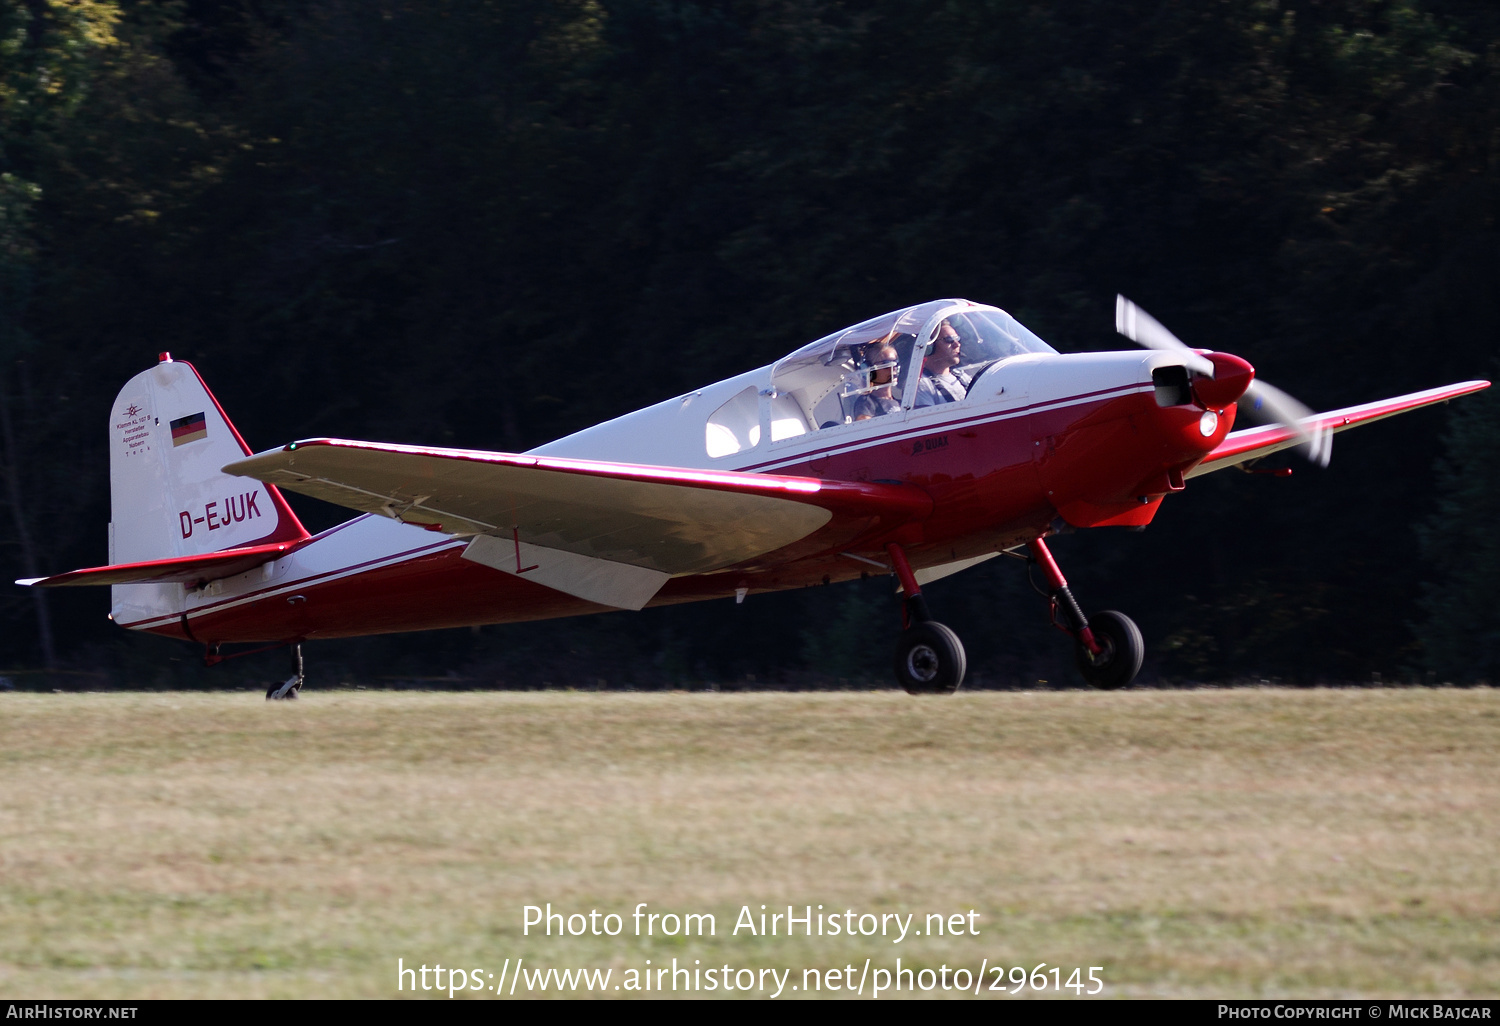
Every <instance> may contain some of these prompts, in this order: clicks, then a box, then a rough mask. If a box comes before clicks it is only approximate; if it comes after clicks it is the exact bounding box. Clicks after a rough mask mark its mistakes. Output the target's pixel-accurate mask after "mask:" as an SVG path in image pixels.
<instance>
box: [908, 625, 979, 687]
mask: <svg viewBox="0 0 1500 1026" xmlns="http://www.w3.org/2000/svg"><path fill="white" fill-rule="evenodd" d="M967 669H968V657H967V656H966V655H965V654H964V646H963V642H961V641H959V640H958V635H957V634H954V633H953V631H951V630H949V629H948V628H947V627H945V626H943V625H942V624H940V623H935V622H933V621H931V620H928V621H925V622H923V623H915V624H912V625H911V626H910V627H908V628H907V629H906V630H904V631H902V632H901V641H900V643H899V644H897V645H896V679H897V680H898V681H900V682H901V686H902V687H903V688H905V689H906V693H907V694H909V695H951V694H953V692H955V691H957V690H958V686H959V685H960V684H962V683H963V680H964V672H965V671H966V670H967Z"/></svg>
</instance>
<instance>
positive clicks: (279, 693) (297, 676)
mask: <svg viewBox="0 0 1500 1026" xmlns="http://www.w3.org/2000/svg"><path fill="white" fill-rule="evenodd" d="M302 680H303V676H302V642H300V641H298V642H296V643H294V644H293V645H292V675H291V676H290V677H288V678H287V679H286V681H285V683H282V684H272V685H271V686H270V687H269V688H267V689H266V701H268V702H270V701H274V700H276V699H292V698H296V697H297V692H299V691H301V690H302Z"/></svg>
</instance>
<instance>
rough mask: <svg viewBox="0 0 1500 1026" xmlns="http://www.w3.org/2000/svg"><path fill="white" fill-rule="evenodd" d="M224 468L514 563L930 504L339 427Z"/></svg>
mask: <svg viewBox="0 0 1500 1026" xmlns="http://www.w3.org/2000/svg"><path fill="white" fill-rule="evenodd" d="M224 471H225V473H229V474H239V475H242V476H245V477H253V478H256V479H258V480H261V481H267V482H275V483H276V484H277V485H279V486H282V487H285V488H289V489H291V490H292V491H294V492H301V493H303V494H304V495H311V496H313V497H315V498H318V499H324V500H326V501H328V502H335V503H338V504H339V505H342V506H348V507H350V508H352V509H357V510H362V511H364V512H367V513H379V514H382V515H384V516H388V517H394V518H396V519H398V520H402V521H404V522H406V523H409V524H418V525H422V526H426V527H428V528H430V529H432V530H439V531H443V532H445V533H447V534H452V535H456V536H460V537H462V536H480V537H489V538H496V539H502V540H503V541H504V542H505V548H506V549H507V550H508V549H509V548H510V547H511V545H512V544H514V546H515V556H516V565H517V566H518V567H519V565H520V562H521V560H522V559H523V558H525V557H524V554H523V552H522V546H523V544H524V545H527V546H536V547H541V548H543V549H547V550H553V551H559V552H565V553H574V554H576V555H579V556H584V557H588V558H590V559H594V560H603V561H606V562H608V563H613V564H624V565H626V566H633V567H640V568H643V569H647V570H650V571H654V572H656V573H659V574H665V575H680V574H692V573H707V572H711V571H714V570H719V569H723V568H725V567H729V566H734V565H737V564H742V563H745V562H746V561H747V560H753V559H755V558H756V557H758V556H764V555H766V554H767V553H773V552H778V551H779V550H787V548H788V547H789V546H795V543H798V542H801V541H803V540H807V539H810V540H813V541H818V540H820V539H821V543H826V544H828V545H834V544H843V543H845V542H847V541H848V540H849V539H852V538H853V537H856V536H858V535H862V534H866V533H868V532H870V531H878V532H883V531H886V530H889V529H891V528H893V527H895V526H897V525H899V524H901V523H905V522H906V521H908V520H911V519H914V518H920V517H923V516H926V515H927V513H929V512H930V511H931V509H932V500H931V498H930V497H929V496H928V495H927V493H926V492H924V491H922V490H921V489H919V488H915V487H912V486H908V485H892V484H876V483H870V482H863V481H821V480H817V479H815V478H802V477H783V476H777V475H770V474H749V473H739V472H737V471H715V470H692V469H687V468H681V467H651V466H642V465H639V464H630V463H607V462H599V461H594V460H575V459H563V458H558V457H549V456H525V455H515V454H511V453H497V452H475V451H471V450H464V449H429V448H423V447H418V446H406V445H383V444H380V443H376V442H353V441H346V440H342V439H334V438H318V439H311V440H308V441H301V442H292V443H291V444H289V445H287V446H285V447H284V448H281V449H276V450H272V451H269V452H263V453H259V454H257V455H255V456H252V457H250V458H248V459H245V460H240V461H237V462H235V463H231V464H229V465H228V466H226V467H225V468H224ZM821 543H820V547H821ZM490 549H491V550H494V549H495V546H494V545H493V543H491V545H490ZM481 561H483V562H491V559H490V558H489V557H488V556H487V557H486V558H484V559H482V560H481Z"/></svg>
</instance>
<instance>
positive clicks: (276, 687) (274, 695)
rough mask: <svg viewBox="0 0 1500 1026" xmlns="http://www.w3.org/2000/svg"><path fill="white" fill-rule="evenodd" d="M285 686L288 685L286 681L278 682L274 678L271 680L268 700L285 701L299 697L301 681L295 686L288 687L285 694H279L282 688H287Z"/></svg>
mask: <svg viewBox="0 0 1500 1026" xmlns="http://www.w3.org/2000/svg"><path fill="white" fill-rule="evenodd" d="M285 687H286V683H285V682H284V681H281V682H278V681H274V680H273V681H272V682H271V686H270V687H268V688H266V701H268V702H270V701H276V700H280V701H283V702H285V701H290V700H292V699H294V698H296V697H297V692H298V691H301V690H302V684H301V682H300V681H299V682H298V683H297V684H296V685H295V686H293V687H290V688H287V691H286V694H284V695H283V694H278V692H279V691H281V689H282V688H285Z"/></svg>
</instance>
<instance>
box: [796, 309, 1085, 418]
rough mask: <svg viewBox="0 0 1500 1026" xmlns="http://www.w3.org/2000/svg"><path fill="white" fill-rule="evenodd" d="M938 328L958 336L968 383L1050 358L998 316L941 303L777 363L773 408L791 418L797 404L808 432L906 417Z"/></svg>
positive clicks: (1043, 346) (862, 327)
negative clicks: (1017, 363) (1009, 363)
mask: <svg viewBox="0 0 1500 1026" xmlns="http://www.w3.org/2000/svg"><path fill="white" fill-rule="evenodd" d="M944 323H947V324H949V325H951V326H952V327H953V329H954V330H955V331H956V332H958V336H959V339H960V341H961V351H962V356H961V358H960V362H959V365H958V368H957V370H959V371H960V372H962V373H963V374H964V376H965V377H966V378H967V379H969V380H972V379H974V378H977V377H978V376H979V375H980V374H982V373H983V372H984V371H986V370H988V369H989V368H990V367H991V366H993V365H994V364H997V363H999V362H1000V361H1002V360H1005V359H1008V358H1010V357H1012V356H1019V355H1020V354H1022V353H1056V350H1055V349H1053V348H1052V347H1051V346H1049V345H1048V344H1047V343H1045V342H1043V341H1042V340H1041V339H1040V338H1037V336H1036V335H1034V334H1032V333H1031V332H1030V331H1028V330H1027V329H1026V328H1025V327H1024V326H1023V325H1022V324H1021V323H1020V322H1019V321H1017V320H1016V319H1015V318H1014V317H1012V316H1011V315H1010V314H1008V313H1006V312H1005V311H1004V310H999V309H996V308H995V307H992V306H980V305H979V304H977V303H971V302H969V301H968V300H964V299H939V300H934V301H933V302H930V303H922V304H921V305H919V306H909V307H906V308H904V309H901V310H893V311H891V312H890V313H887V314H882V315H881V316H879V317H874V318H871V319H870V320H868V321H862V322H861V323H859V324H856V325H854V326H853V327H851V328H845V329H843V330H842V331H836V332H834V333H833V334H831V335H825V336H824V337H822V338H820V339H818V340H817V341H816V342H811V343H809V344H807V345H805V346H803V347H802V348H801V349H798V350H797V351H796V352H794V353H792V354H790V355H788V356H786V357H783V358H782V359H781V360H778V361H777V362H776V364H775V365H774V366H773V367H772V368H771V387H772V389H773V390H774V391H775V393H776V396H775V398H776V405H778V406H781V407H782V408H783V409H784V410H785V411H786V412H787V413H791V412H792V410H790V409H789V408H788V406H789V405H790V404H795V406H796V407H799V408H800V412H801V413H802V414H804V415H805V416H806V422H807V423H808V424H810V425H811V426H812V427H813V429H814V430H817V429H820V428H827V427H833V426H836V425H839V424H847V423H851V422H852V421H854V420H864V419H866V418H868V417H873V416H880V415H881V414H884V413H890V412H894V411H895V410H897V409H911V407H912V406H913V404H915V403H916V402H917V391H918V389H917V387H916V386H917V379H918V377H919V376H920V364H921V360H922V357H923V356H925V355H926V354H927V353H928V351H929V350H930V349H931V347H932V343H933V340H934V339H935V338H936V337H937V335H938V332H939V330H940V329H941V328H942V326H943V324H944ZM788 400H790V404H789V403H788ZM799 419H800V418H799ZM793 433H801V432H793ZM774 435H775V432H774V430H773V440H774Z"/></svg>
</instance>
